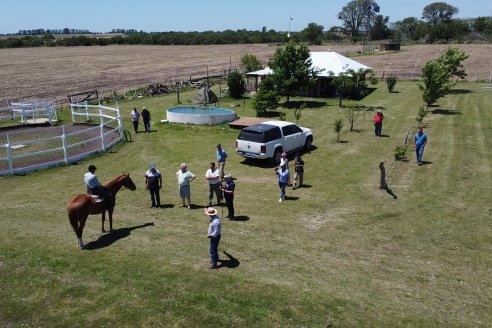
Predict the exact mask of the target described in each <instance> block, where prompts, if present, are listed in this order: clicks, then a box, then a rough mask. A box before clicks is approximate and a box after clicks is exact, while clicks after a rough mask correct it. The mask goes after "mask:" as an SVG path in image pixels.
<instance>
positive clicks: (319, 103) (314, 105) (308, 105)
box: [280, 100, 328, 109]
mask: <svg viewBox="0 0 492 328" xmlns="http://www.w3.org/2000/svg"><path fill="white" fill-rule="evenodd" d="M304 104H306V107H305V108H321V107H324V106H327V105H328V104H327V103H326V102H324V101H314V100H313V101H302V100H294V101H289V102H284V103H282V104H280V106H281V107H282V108H289V109H291V108H296V109H297V108H300V107H301V106H302V105H304Z"/></svg>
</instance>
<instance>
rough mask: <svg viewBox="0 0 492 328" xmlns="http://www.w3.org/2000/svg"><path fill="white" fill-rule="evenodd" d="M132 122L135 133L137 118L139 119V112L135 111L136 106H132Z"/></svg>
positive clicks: (136, 131)
mask: <svg viewBox="0 0 492 328" xmlns="http://www.w3.org/2000/svg"><path fill="white" fill-rule="evenodd" d="M131 115H132V123H133V129H134V130H135V133H138V120H139V119H140V113H139V112H138V111H137V107H133V110H132V114H131Z"/></svg>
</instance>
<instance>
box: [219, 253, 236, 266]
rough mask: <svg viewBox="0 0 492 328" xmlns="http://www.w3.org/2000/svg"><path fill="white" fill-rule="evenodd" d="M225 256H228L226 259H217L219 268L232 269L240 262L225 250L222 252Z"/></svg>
mask: <svg viewBox="0 0 492 328" xmlns="http://www.w3.org/2000/svg"><path fill="white" fill-rule="evenodd" d="M223 253H224V254H225V256H227V257H228V259H227V260H220V259H219V261H218V262H219V263H220V264H219V269H220V268H229V269H234V268H237V267H238V266H239V264H240V262H239V261H238V260H237V259H236V258H235V257H234V256H232V255H231V254H229V253H227V252H226V251H224V252H223Z"/></svg>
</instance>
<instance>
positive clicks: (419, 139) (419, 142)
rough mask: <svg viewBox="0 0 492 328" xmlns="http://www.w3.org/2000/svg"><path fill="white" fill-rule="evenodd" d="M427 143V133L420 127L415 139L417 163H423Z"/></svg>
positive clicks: (414, 146)
mask: <svg viewBox="0 0 492 328" xmlns="http://www.w3.org/2000/svg"><path fill="white" fill-rule="evenodd" d="M426 144H427V135H426V134H425V133H424V132H423V131H422V128H419V129H418V132H417V134H416V135H415V139H414V141H413V148H414V149H415V153H416V155H417V165H419V166H420V165H422V154H423V153H424V148H425V145H426Z"/></svg>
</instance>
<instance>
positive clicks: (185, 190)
mask: <svg viewBox="0 0 492 328" xmlns="http://www.w3.org/2000/svg"><path fill="white" fill-rule="evenodd" d="M176 178H177V179H178V185H179V197H181V207H186V204H185V198H186V199H187V200H188V209H191V188H190V182H191V181H193V180H195V175H194V174H193V173H191V172H190V171H188V165H186V163H181V170H179V171H178V172H176Z"/></svg>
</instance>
